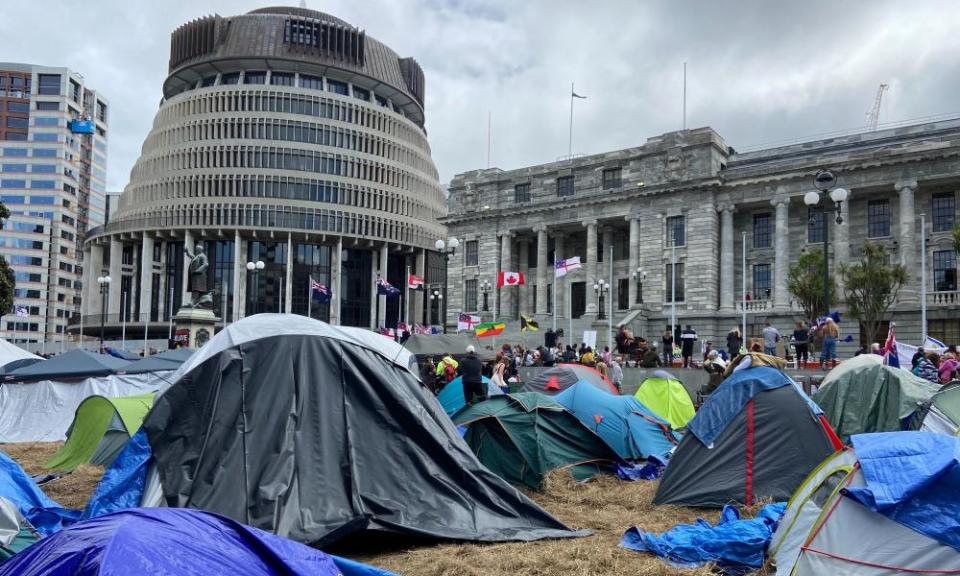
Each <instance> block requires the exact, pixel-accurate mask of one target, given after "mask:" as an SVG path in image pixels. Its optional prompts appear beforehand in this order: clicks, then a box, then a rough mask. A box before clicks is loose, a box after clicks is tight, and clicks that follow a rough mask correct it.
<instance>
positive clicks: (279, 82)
mask: <svg viewBox="0 0 960 576" xmlns="http://www.w3.org/2000/svg"><path fill="white" fill-rule="evenodd" d="M293 80H294V77H293V74H290V73H289V72H273V73H272V74H270V83H271V84H273V85H274V86H293Z"/></svg>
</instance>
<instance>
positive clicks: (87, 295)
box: [80, 246, 97, 316]
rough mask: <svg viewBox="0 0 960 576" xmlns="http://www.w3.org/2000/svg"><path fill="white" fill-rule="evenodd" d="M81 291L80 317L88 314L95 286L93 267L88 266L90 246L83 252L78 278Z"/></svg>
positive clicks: (95, 278) (95, 279)
mask: <svg viewBox="0 0 960 576" xmlns="http://www.w3.org/2000/svg"><path fill="white" fill-rule="evenodd" d="M80 282H81V285H82V286H83V291H82V292H81V294H80V315H81V316H86V315H88V314H89V313H90V299H91V298H92V297H93V296H92V295H93V290H94V286H96V285H97V277H96V275H94V274H93V267H92V266H91V265H90V246H87V247H86V248H84V250H83V277H82V278H80Z"/></svg>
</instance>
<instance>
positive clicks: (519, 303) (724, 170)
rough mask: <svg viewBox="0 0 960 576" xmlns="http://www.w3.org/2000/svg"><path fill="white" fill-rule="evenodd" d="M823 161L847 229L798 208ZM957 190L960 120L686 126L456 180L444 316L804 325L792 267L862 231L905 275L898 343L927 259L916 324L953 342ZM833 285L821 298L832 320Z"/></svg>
mask: <svg viewBox="0 0 960 576" xmlns="http://www.w3.org/2000/svg"><path fill="white" fill-rule="evenodd" d="M822 168H826V169H830V170H832V171H833V172H834V174H836V175H837V176H838V180H839V182H838V185H839V186H841V187H844V188H846V189H847V190H849V192H850V194H849V198H848V201H847V202H844V203H843V204H842V216H843V223H842V224H836V223H835V218H834V215H833V214H826V215H825V213H824V211H823V209H822V208H821V207H820V206H823V204H820V205H819V206H818V207H813V208H808V206H807V205H806V204H805V203H804V202H803V196H804V194H806V193H807V192H809V191H811V190H814V186H813V180H814V175H815V174H816V172H817V171H818V170H819V169H822ZM958 189H960V119H954V120H944V121H936V122H929V123H923V124H913V125H905V126H901V127H896V128H890V129H883V130H879V131H873V132H864V133H857V134H851V135H845V136H838V137H834V138H829V139H822V140H816V141H810V142H803V143H799V144H792V145H785V146H781V147H773V148H768V149H763V150H757V151H752V152H745V153H741V152H737V151H736V150H735V149H734V148H732V147H731V146H729V145H728V144H727V143H726V142H725V141H724V139H723V138H722V137H721V136H720V135H719V134H717V133H716V132H715V131H714V130H712V129H710V128H698V129H692V130H683V131H678V132H670V133H666V134H663V135H661V136H656V137H653V138H649V139H648V140H647V142H646V143H645V144H643V145H642V146H638V147H634V148H628V149H625V150H618V151H614V152H609V153H604V154H596V155H590V156H586V157H575V158H572V159H567V160H562V161H558V162H553V163H549V164H543V165H538V166H530V167H526V168H520V169H517V170H510V171H504V170H501V169H498V168H489V169H485V170H476V171H472V172H467V173H464V174H459V175H457V176H456V177H455V178H454V179H453V180H452V182H451V183H450V187H449V198H448V215H447V216H446V217H444V218H443V219H442V221H443V222H444V223H445V224H446V225H447V227H448V235H449V236H451V237H456V238H458V239H460V240H461V243H462V244H461V246H463V249H462V250H460V251H458V252H457V254H455V255H454V257H453V258H452V259H451V260H450V270H449V295H448V305H449V311H450V312H449V316H448V322H450V323H452V324H455V319H456V314H457V313H458V312H460V311H464V312H479V313H481V314H482V315H483V316H484V319H485V320H486V319H489V318H490V317H491V316H492V315H493V314H494V311H496V314H497V316H498V317H499V318H500V319H503V320H515V319H517V318H518V317H519V315H520V314H525V315H530V316H535V317H536V318H537V319H538V320H539V322H540V325H541V329H542V330H545V329H546V328H547V327H549V326H550V324H551V323H552V322H553V315H554V314H556V315H557V325H558V327H559V328H567V327H568V326H569V325H570V320H571V318H570V317H569V316H571V315H572V320H573V323H572V324H573V325H574V333H575V334H576V336H575V337H574V338H570V337H569V335H567V337H565V338H563V340H564V342H570V341H579V339H580V338H581V336H580V335H581V334H582V332H583V330H589V329H595V330H597V331H598V339H597V343H598V345H600V346H603V345H605V344H606V343H607V339H606V337H605V334H606V329H607V322H608V320H607V319H602V318H603V316H604V311H605V310H609V309H611V308H612V312H613V314H612V320H613V325H614V327H615V326H617V325H618V324H620V323H624V322H626V323H628V324H630V325H631V326H632V327H633V329H634V331H635V333H636V334H638V335H644V336H646V337H648V338H655V339H656V341H657V342H659V338H658V335H659V334H660V333H662V331H663V330H664V329H665V328H666V326H667V325H668V324H669V323H670V319H671V312H672V311H674V313H675V315H676V319H677V320H676V322H677V324H680V325H686V324H691V325H692V326H693V327H694V328H695V329H696V330H697V331H698V333H699V335H700V338H701V340H704V339H711V340H713V341H714V343H715V344H716V345H718V346H724V345H725V334H726V333H727V331H729V330H730V329H731V328H732V327H734V326H739V325H740V323H741V317H742V312H743V308H744V307H746V315H747V333H748V336H754V335H759V333H760V330H761V329H762V328H763V323H764V322H765V321H770V322H771V323H773V325H774V326H776V327H778V328H779V329H780V331H781V332H782V333H784V334H789V333H790V332H792V330H793V324H794V322H795V321H797V320H805V318H804V317H803V312H802V311H801V309H800V307H799V306H798V304H797V303H796V302H794V300H793V296H792V295H791V294H790V292H789V291H788V290H787V275H788V269H789V266H790V264H791V263H793V262H795V261H796V260H797V258H798V257H799V256H800V255H801V253H803V252H804V251H806V250H822V249H823V240H824V233H825V232H826V233H828V235H829V237H828V247H829V253H830V273H831V274H833V275H836V270H837V264H838V263H843V262H855V261H856V260H857V258H858V256H859V254H860V250H861V247H862V246H863V244H864V243H865V242H866V241H868V240H869V241H870V242H874V243H877V244H880V245H883V246H884V247H885V248H886V249H887V250H888V252H889V253H890V254H891V258H893V259H895V260H896V261H899V262H900V263H902V264H903V265H904V266H906V267H907V268H908V270H909V273H910V276H911V278H910V281H909V283H908V284H907V285H906V286H904V287H903V288H902V290H901V292H900V296H899V298H898V301H897V302H896V303H895V305H894V307H893V311H892V319H893V320H895V321H896V322H897V336H898V339H900V340H902V341H907V342H913V343H916V342H917V341H918V340H919V338H920V335H921V327H920V299H921V297H922V290H921V282H920V272H921V258H924V259H925V260H926V273H927V282H926V301H927V308H928V333H929V335H930V336H932V337H935V338H938V339H940V340H943V341H946V342H948V343H957V342H960V294H958V291H957V263H956V256H957V255H956V254H955V253H954V251H953V246H952V241H951V230H952V229H953V227H954V226H956V225H957V222H958V213H957V191H958ZM921 215H924V217H925V226H926V230H925V233H926V253H925V254H922V255H921V249H920V245H921V237H920V235H921V234H922V233H923V231H922V229H921ZM825 216H826V217H825ZM824 226H829V227H830V228H829V229H828V230H825V229H824ZM744 242H745V244H746V270H744V269H743V265H742V264H741V262H742V257H743V249H742V246H743V244H744ZM611 249H612V254H613V258H612V274H611V272H610V271H611V266H610V264H611V261H610V253H611ZM572 256H579V257H580V258H581V260H582V261H583V262H584V264H583V267H582V268H581V269H580V270H576V271H575V272H572V273H571V274H570V275H568V276H567V277H566V278H562V279H560V280H559V281H558V282H556V283H555V282H554V274H553V270H552V265H553V262H554V259H562V258H568V257H572ZM672 258H675V262H676V268H675V270H676V284H675V288H674V290H675V292H672V291H671V284H672V283H671V280H672V279H671V277H670V275H671V268H672V266H671V262H672V261H673V260H672ZM498 270H508V271H520V272H523V273H524V274H525V276H526V284H525V285H523V286H519V287H505V288H502V289H500V290H497V289H496V288H493V289H492V290H490V289H489V288H488V283H489V284H493V285H495V280H496V271H498ZM744 274H745V275H746V277H745V278H744ZM599 280H603V281H604V282H605V283H609V284H610V290H609V292H608V293H607V294H606V295H605V298H608V299H612V300H608V301H605V302H604V305H603V306H604V310H599V309H598V306H599V299H600V298H599V296H600V295H599V294H598V293H597V292H596V290H595V288H594V286H595V285H596V284H597V282H598V281H599ZM837 282H838V292H840V294H834V295H832V296H831V301H832V302H833V306H832V308H833V309H838V310H840V311H841V313H842V312H843V311H844V310H845V306H844V305H843V303H842V299H841V297H840V295H842V286H840V282H839V278H838V279H837ZM744 283H745V290H746V293H747V294H749V299H747V298H745V294H744V293H743V291H742V290H743V289H742V286H743V285H744ZM485 288H486V289H487V291H486V293H484V289H485ZM555 288H556V290H557V294H556V302H557V306H556V307H557V310H554V309H553V300H554V295H553V290H554V289H555ZM672 293H673V294H675V299H676V302H675V303H672V302H671V294H672ZM485 300H487V305H486V308H487V310H486V311H484V301H485ZM611 305H612V306H611ZM674 306H675V308H674ZM840 327H841V332H842V334H841V336H844V335H846V334H850V333H852V334H853V335H854V341H853V343H852V344H848V345H847V347H848V348H849V347H855V346H856V345H857V344H858V343H859V338H858V336H857V333H858V332H859V327H858V326H857V323H856V320H853V319H851V318H848V317H844V319H843V321H842V323H841V325H840Z"/></svg>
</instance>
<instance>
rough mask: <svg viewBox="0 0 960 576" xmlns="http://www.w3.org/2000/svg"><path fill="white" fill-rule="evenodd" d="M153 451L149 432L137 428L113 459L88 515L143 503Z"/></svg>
mask: <svg viewBox="0 0 960 576" xmlns="http://www.w3.org/2000/svg"><path fill="white" fill-rule="evenodd" d="M152 456H153V451H152V450H151V448H150V441H149V440H148V439H147V433H146V431H145V430H144V429H143V428H141V429H140V430H138V431H137V433H136V434H134V435H133V437H131V438H130V440H128V441H127V444H126V445H125V446H124V447H123V450H121V451H120V454H118V455H117V457H116V458H115V459H114V460H113V463H111V464H110V467H109V468H107V470H106V472H104V474H103V478H102V479H101V480H100V483H99V484H97V488H96V490H94V492H93V496H91V497H90V501H89V502H87V508H86V510H84V511H83V517H84V518H95V517H97V516H101V515H103V514H107V513H109V512H116V511H118V510H125V509H127V508H136V507H138V506H140V499H141V497H142V495H143V488H144V485H145V484H146V479H147V467H148V466H149V464H150V459H151V457H152Z"/></svg>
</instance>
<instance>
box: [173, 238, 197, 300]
mask: <svg viewBox="0 0 960 576" xmlns="http://www.w3.org/2000/svg"><path fill="white" fill-rule="evenodd" d="M183 248H184V250H189V251H190V253H191V254H196V250H195V249H196V246H195V244H194V242H193V233H191V232H190V231H189V230H187V231H185V232H184V233H183ZM177 258H182V259H183V286H182V287H181V288H180V289H181V290H182V292H183V299H182V300H181V302H182V303H183V304H189V303H190V299H191V295H190V291H189V290H187V285H188V284H189V282H190V259H189V258H187V255H186V253H184V254H178V255H177ZM173 313H174V314H176V313H177V310H174V311H173Z"/></svg>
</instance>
